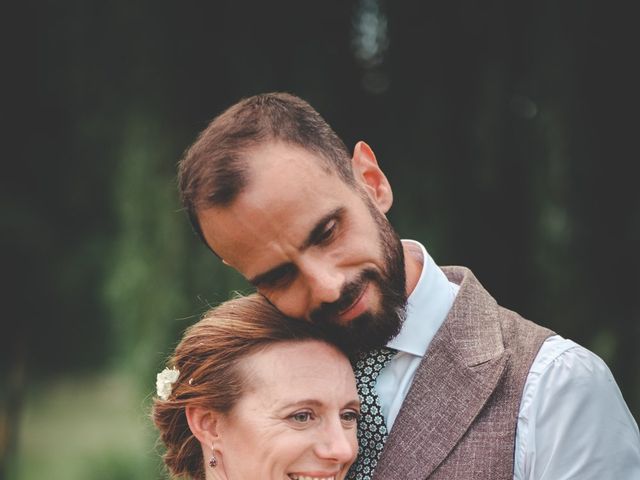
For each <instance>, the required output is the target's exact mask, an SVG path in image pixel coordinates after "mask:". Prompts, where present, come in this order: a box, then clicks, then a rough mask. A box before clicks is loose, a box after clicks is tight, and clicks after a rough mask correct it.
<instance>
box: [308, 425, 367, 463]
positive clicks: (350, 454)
mask: <svg viewBox="0 0 640 480" xmlns="http://www.w3.org/2000/svg"><path fill="white" fill-rule="evenodd" d="M315 451H316V455H318V457H319V458H322V459H323V460H331V461H333V462H336V463H340V464H342V465H344V464H348V463H351V462H352V461H353V460H354V459H355V458H356V455H357V454H358V441H357V440H356V429H355V427H352V428H345V427H344V426H343V425H342V422H340V420H336V421H333V422H331V424H330V425H325V426H324V428H323V430H322V432H321V433H320V434H319V435H318V440H317V442H316V448H315Z"/></svg>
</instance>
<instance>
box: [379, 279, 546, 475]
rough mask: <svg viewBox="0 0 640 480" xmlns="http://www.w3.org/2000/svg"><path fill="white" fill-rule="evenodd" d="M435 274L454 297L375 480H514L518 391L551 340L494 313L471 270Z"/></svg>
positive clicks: (505, 313)
mask: <svg viewBox="0 0 640 480" xmlns="http://www.w3.org/2000/svg"><path fill="white" fill-rule="evenodd" d="M442 270H443V271H444V273H445V274H446V275H447V277H448V278H449V280H450V281H452V282H454V283H456V284H459V285H460V290H459V292H458V295H457V296H456V300H455V302H454V304H453V306H452V308H451V311H450V312H449V314H448V316H447V318H446V320H445V322H444V323H443V325H442V327H441V328H440V330H438V332H437V334H436V336H435V337H434V339H433V341H432V342H431V344H430V345H429V348H428V350H427V352H426V354H425V356H424V358H423V359H422V362H421V363H420V366H419V367H418V370H417V371H416V375H415V377H414V380H413V383H412V386H411V389H410V390H409V393H408V394H407V397H406V398H405V401H404V403H403V404H402V408H401V410H400V412H399V414H398V417H397V418H396V421H395V423H394V425H393V428H392V430H391V432H390V434H389V437H388V439H387V442H386V444H385V448H384V450H383V452H382V456H381V457H380V461H379V463H378V467H377V468H376V471H375V474H374V480H387V479H388V480H423V479H429V480H443V479H446V480H480V479H482V480H502V479H504V480H507V479H512V478H513V463H514V448H515V447H514V442H515V431H516V425H517V419H518V411H519V407H520V399H521V396H522V390H523V388H524V383H525V380H526V378H527V374H528V372H529V368H530V367H531V364H532V362H533V360H534V359H535V356H536V354H537V352H538V350H539V349H540V346H541V345H542V343H543V342H544V340H545V339H546V338H548V337H549V336H550V335H553V332H552V331H550V330H548V329H546V328H543V327H540V326H538V325H536V324H534V323H532V322H530V321H528V320H525V319H523V318H522V317H520V316H519V315H518V314H516V313H514V312H512V311H509V310H507V309H505V308H502V307H500V306H499V305H498V304H497V303H496V301H495V300H494V299H493V298H492V297H491V295H489V293H487V291H486V290H484V288H482V285H480V283H479V282H478V280H477V279H476V278H475V276H474V275H473V273H471V271H470V270H468V269H466V268H463V267H444V268H443V269H442Z"/></svg>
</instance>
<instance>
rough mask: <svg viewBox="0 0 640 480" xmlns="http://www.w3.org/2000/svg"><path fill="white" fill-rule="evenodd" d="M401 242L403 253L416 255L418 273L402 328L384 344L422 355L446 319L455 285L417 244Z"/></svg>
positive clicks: (455, 289)
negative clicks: (420, 265)
mask: <svg viewBox="0 0 640 480" xmlns="http://www.w3.org/2000/svg"><path fill="white" fill-rule="evenodd" d="M402 244H403V246H404V247H405V254H408V255H415V256H416V257H417V258H419V260H420V261H421V263H422V272H421V273H420V278H419V279H418V283H417V284H416V287H415V288H414V289H413V292H411V295H409V299H408V300H407V315H406V318H405V320H404V323H403V324H402V330H400V333H399V334H398V335H396V336H395V337H394V338H393V339H391V341H389V343H387V346H388V347H390V348H394V349H396V350H398V351H401V352H406V353H410V354H412V355H416V356H419V357H422V356H424V354H425V353H426V351H427V348H428V347H429V344H430V343H431V340H433V337H434V336H435V334H436V332H437V331H438V329H439V328H440V326H441V325H442V323H443V322H444V320H445V319H446V318H447V315H448V314H449V310H451V306H452V305H453V302H454V300H455V298H456V294H457V293H458V288H459V287H458V286H457V285H455V284H453V283H451V282H449V280H448V279H447V277H446V276H445V274H444V273H443V272H442V270H440V268H439V267H438V266H437V265H436V263H435V262H434V261H433V259H432V258H431V256H430V255H429V254H428V253H427V250H426V249H425V248H424V246H423V245H422V244H421V243H419V242H416V241H413V240H403V241H402Z"/></svg>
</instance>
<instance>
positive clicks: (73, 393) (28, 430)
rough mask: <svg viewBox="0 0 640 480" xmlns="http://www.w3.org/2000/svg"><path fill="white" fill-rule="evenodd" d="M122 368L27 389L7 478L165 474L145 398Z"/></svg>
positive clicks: (112, 478) (88, 479)
mask: <svg viewBox="0 0 640 480" xmlns="http://www.w3.org/2000/svg"><path fill="white" fill-rule="evenodd" d="M140 391H141V389H140V388H138V387H137V386H136V385H135V382H134V381H133V380H132V379H131V378H129V377H128V376H127V375H125V374H105V375H100V376H91V377H83V378H67V379H61V380H56V381H51V382H49V383H47V384H44V385H40V386H39V387H37V388H34V389H32V390H31V391H30V393H29V396H28V398H27V401H26V404H25V408H24V410H23V418H22V422H21V426H20V433H19V440H18V453H17V456H16V459H15V461H14V462H12V468H11V469H10V473H9V476H8V478H7V480H32V479H33V480H39V479H43V478H46V479H48V480H72V479H82V480H107V479H109V480H119V479H150V480H152V479H161V478H165V477H164V474H163V473H162V469H161V467H160V460H159V458H160V456H159V453H158V451H157V450H156V447H155V438H156V436H155V432H154V430H153V427H152V424H151V421H150V420H149V419H148V411H149V402H148V400H149V399H148V398H145V397H144V394H141V393H140Z"/></svg>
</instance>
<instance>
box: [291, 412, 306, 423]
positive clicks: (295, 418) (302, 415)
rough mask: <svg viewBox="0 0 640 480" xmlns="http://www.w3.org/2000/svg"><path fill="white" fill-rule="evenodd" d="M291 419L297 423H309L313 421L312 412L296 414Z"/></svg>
mask: <svg viewBox="0 0 640 480" xmlns="http://www.w3.org/2000/svg"><path fill="white" fill-rule="evenodd" d="M289 418H290V419H291V420H293V421H294V422H297V423H307V422H308V421H309V420H311V412H296V413H294V414H293V415H291V416H290V417H289Z"/></svg>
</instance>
